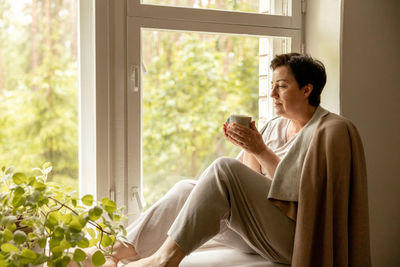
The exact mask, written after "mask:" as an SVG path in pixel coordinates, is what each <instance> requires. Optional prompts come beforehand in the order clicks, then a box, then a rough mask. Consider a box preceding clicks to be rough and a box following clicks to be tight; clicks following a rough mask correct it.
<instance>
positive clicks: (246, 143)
mask: <svg viewBox="0 0 400 267" xmlns="http://www.w3.org/2000/svg"><path fill="white" fill-rule="evenodd" d="M226 134H227V135H228V136H227V137H228V139H229V141H231V142H232V143H233V144H234V145H237V146H240V147H241V148H243V149H244V150H245V151H246V152H248V153H251V154H255V155H258V154H261V152H263V151H264V150H265V149H267V146H266V145H265V143H264V140H263V138H262V135H261V134H260V133H259V132H258V130H257V127H256V122H255V121H252V122H251V123H250V128H249V127H245V126H242V125H240V124H238V123H235V122H234V123H233V124H232V125H229V126H228V127H227V130H226Z"/></svg>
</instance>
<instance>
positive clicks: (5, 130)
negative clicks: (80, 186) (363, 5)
mask: <svg viewBox="0 0 400 267" xmlns="http://www.w3.org/2000/svg"><path fill="white" fill-rule="evenodd" d="M74 6H75V7H76V0H63V1H62V0H57V1H50V0H32V1H31V2H30V3H26V4H25V6H24V7H23V8H19V7H20V4H16V3H15V2H12V1H5V0H0V7H1V9H2V12H1V13H2V16H1V17H0V25H1V27H2V31H1V35H0V38H1V43H0V52H2V55H3V57H2V61H1V63H0V66H3V76H2V77H3V88H2V90H1V91H0V103H1V107H2V108H1V113H0V125H1V127H2V134H1V135H0V162H1V163H2V164H3V165H10V164H13V165H17V166H16V167H18V168H19V169H21V170H23V171H29V168H30V167H31V166H40V165H42V164H43V163H44V162H46V161H51V162H52V164H53V166H54V176H53V177H52V179H58V180H60V179H63V182H64V183H67V184H70V185H72V186H74V187H75V188H77V178H78V126H77V125H78V124H77V63H76V40H77V39H76V29H75V27H76V8H75V9H74ZM22 15H24V16H22ZM0 84H1V83H0Z"/></svg>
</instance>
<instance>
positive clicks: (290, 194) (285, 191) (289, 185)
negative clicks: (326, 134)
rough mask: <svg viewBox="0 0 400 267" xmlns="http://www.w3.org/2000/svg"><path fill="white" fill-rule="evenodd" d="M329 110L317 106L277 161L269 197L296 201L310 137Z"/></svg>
mask: <svg viewBox="0 0 400 267" xmlns="http://www.w3.org/2000/svg"><path fill="white" fill-rule="evenodd" d="M328 113H329V112H328V111H327V110H325V109H323V108H322V107H321V106H319V107H318V108H317V109H316V110H315V112H314V114H313V116H312V118H311V119H310V120H309V121H308V123H307V124H306V125H305V126H304V127H303V128H302V129H301V131H300V132H299V133H298V134H297V137H296V140H294V143H293V144H292V146H291V148H290V150H289V151H288V152H287V153H286V156H285V157H284V158H283V159H282V160H281V161H280V162H279V164H278V166H277V168H276V170H275V174H274V178H273V180H272V185H271V188H270V190H269V193H268V198H269V199H271V198H272V199H278V200H283V201H298V198H299V185H300V177H301V172H302V168H303V162H304V158H305V156H306V153H307V151H308V148H309V146H310V142H311V138H312V136H313V134H314V131H315V129H316V127H317V125H318V123H319V121H320V119H321V118H322V117H323V116H325V115H327V114H328Z"/></svg>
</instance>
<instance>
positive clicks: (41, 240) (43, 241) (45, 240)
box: [38, 237, 47, 248]
mask: <svg viewBox="0 0 400 267" xmlns="http://www.w3.org/2000/svg"><path fill="white" fill-rule="evenodd" d="M46 243H47V239H46V238H45V237H43V238H40V239H39V240H38V245H39V247H40V248H44V247H45V246H46Z"/></svg>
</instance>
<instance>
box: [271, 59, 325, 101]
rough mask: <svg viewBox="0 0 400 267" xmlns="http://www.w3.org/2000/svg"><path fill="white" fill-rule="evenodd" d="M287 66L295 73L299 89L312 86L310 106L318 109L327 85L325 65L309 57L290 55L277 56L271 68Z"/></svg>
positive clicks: (309, 99)
mask: <svg viewBox="0 0 400 267" xmlns="http://www.w3.org/2000/svg"><path fill="white" fill-rule="evenodd" d="M281 66H286V67H288V68H289V70H290V71H291V72H292V73H293V75H294V78H295V79H296V81H297V83H298V84H299V88H303V86H305V85H307V84H312V86H313V90H312V91H311V94H310V96H309V98H308V103H310V105H312V106H315V107H317V106H318V105H319V104H320V102H321V92H322V89H323V88H324V86H325V83H326V72H325V66H324V64H323V63H322V62H321V61H319V60H316V59H313V58H312V57H310V56H308V55H303V54H299V53H289V54H281V55H276V56H275V58H274V59H273V60H272V61H271V68H272V69H273V70H275V69H276V68H278V67H281Z"/></svg>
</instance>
